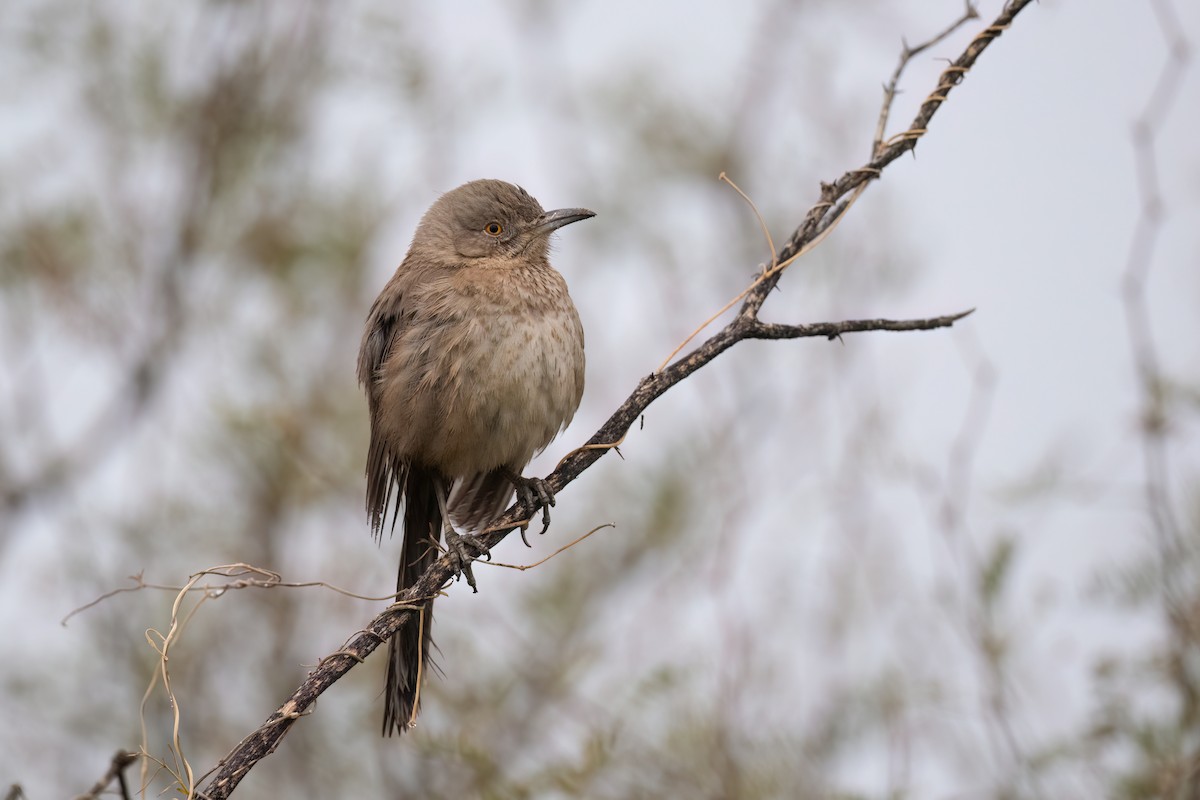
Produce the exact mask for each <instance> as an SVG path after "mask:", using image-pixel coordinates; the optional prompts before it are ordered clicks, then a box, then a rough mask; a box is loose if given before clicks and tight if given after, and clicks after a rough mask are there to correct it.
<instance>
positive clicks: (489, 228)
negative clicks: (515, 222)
mask: <svg viewBox="0 0 1200 800" xmlns="http://www.w3.org/2000/svg"><path fill="white" fill-rule="evenodd" d="M483 232H484V233H486V234H487V235H488V236H499V235H500V234H502V233H504V226H502V225H501V224H500V223H499V222H489V223H488V224H487V225H484V226H483Z"/></svg>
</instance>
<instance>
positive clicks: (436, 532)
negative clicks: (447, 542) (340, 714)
mask: <svg viewBox="0 0 1200 800" xmlns="http://www.w3.org/2000/svg"><path fill="white" fill-rule="evenodd" d="M445 485H446V482H445V481H444V479H443V478H442V477H441V476H440V475H439V474H438V473H437V472H436V471H433V470H428V469H422V468H419V467H416V466H411V465H410V466H409V467H408V468H407V470H405V473H404V474H403V482H402V494H403V500H404V543H403V544H402V545H401V548H400V573H399V575H398V576H397V577H396V591H398V592H402V591H404V590H405V589H407V588H409V587H410V586H412V585H413V584H414V583H416V581H417V579H418V578H419V577H421V575H422V573H424V572H425V570H426V569H428V567H429V565H430V564H432V563H433V562H434V561H436V560H437V558H438V549H437V543H439V542H440V541H441V536H442V514H441V511H440V510H439V508H438V495H437V493H438V492H439V491H445ZM385 508H386V506H385ZM432 627H433V600H432V599H430V600H428V601H426V603H425V610H424V618H423V619H420V618H418V619H414V620H412V621H410V622H408V623H405V625H404V627H402V628H400V630H398V631H396V634H395V635H394V636H392V638H391V640H390V641H389V642H388V673H387V688H386V690H385V691H384V707H383V735H384V736H390V735H391V734H392V733H393V732H395V733H404V731H405V730H407V729H408V723H409V720H411V719H412V717H413V715H414V712H415V711H416V707H417V697H418V687H419V679H420V676H422V675H424V674H425V673H427V672H428V671H429V669H430V668H431V667H432V665H431V664H430V661H429V646H430V644H432V637H431V636H430V631H431V629H432Z"/></svg>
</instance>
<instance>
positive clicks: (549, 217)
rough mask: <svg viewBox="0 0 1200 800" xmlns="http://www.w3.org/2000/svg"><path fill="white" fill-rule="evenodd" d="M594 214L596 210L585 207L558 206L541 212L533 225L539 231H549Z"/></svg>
mask: <svg viewBox="0 0 1200 800" xmlns="http://www.w3.org/2000/svg"><path fill="white" fill-rule="evenodd" d="M594 216H596V212H595V211H588V210H587V209H586V208H560V209H557V210H555V211H547V212H546V213H545V214H542V216H541V217H539V218H538V221H537V224H536V225H534V226H533V227H534V230H536V231H538V232H539V233H550V232H551V231H556V230H558V229H559V228H561V227H562V226H564V225H570V224H571V223H572V222H579V221H580V220H582V219H588V218H590V217H594Z"/></svg>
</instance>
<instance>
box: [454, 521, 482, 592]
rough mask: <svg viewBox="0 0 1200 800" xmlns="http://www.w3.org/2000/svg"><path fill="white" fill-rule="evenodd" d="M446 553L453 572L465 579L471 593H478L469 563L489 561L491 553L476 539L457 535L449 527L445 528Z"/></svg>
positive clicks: (468, 535) (470, 536) (461, 534)
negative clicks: (479, 560)
mask: <svg viewBox="0 0 1200 800" xmlns="http://www.w3.org/2000/svg"><path fill="white" fill-rule="evenodd" d="M446 551H447V552H448V553H449V554H450V557H451V558H452V559H453V561H454V570H455V572H456V573H457V574H458V575H459V576H461V577H464V578H466V579H467V585H468V586H470V587H471V591H473V592H478V591H479V589H478V588H477V587H476V586H475V574H474V573H473V572H472V571H471V562H473V561H475V560H477V559H479V558H480V557H486V558H488V559H490V558H491V557H492V556H491V553H489V552H488V550H487V548H486V547H484V546H483V545H481V544H480V543H479V539H478V538H477V537H475V536H472V535H471V534H465V533H459V532H458V531H456V530H454V527H453V526H451V525H447V526H446Z"/></svg>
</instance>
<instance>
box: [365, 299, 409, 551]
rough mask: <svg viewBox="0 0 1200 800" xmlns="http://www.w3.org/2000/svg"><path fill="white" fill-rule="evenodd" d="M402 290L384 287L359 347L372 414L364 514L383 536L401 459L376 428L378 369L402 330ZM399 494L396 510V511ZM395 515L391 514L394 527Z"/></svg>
mask: <svg viewBox="0 0 1200 800" xmlns="http://www.w3.org/2000/svg"><path fill="white" fill-rule="evenodd" d="M403 323H404V293H403V292H398V291H397V292H389V291H387V290H386V289H385V290H384V291H383V292H382V293H380V295H379V297H378V298H376V300H375V304H374V305H372V306H371V312H370V313H369V314H368V315H367V327H366V330H364V331H363V338H362V344H361V345H360V346H359V349H358V382H359V383H361V384H362V385H363V388H364V389H366V392H367V405H368V407H369V409H370V416H371V441H370V446H369V447H368V449H367V504H366V506H367V514H368V515H370V518H371V529H372V530H373V531H374V532H375V535H376V536H382V535H383V526H384V521H385V520H386V518H387V511H388V506H389V505H390V504H391V499H392V489H393V487H396V486H398V485H400V484H403V482H404V477H405V472H406V471H407V469H406V466H405V464H404V462H403V461H402V460H401V459H400V458H398V457H397V456H396V455H395V454H394V453H391V452H389V448H388V447H387V443H386V442H385V441H384V439H383V437H382V436H381V435H380V434H379V431H378V429H377V423H378V413H379V392H380V387H379V372H380V370H381V369H382V368H383V363H384V361H386V360H387V357H388V354H389V353H391V351H392V347H393V346H394V344H395V342H396V339H397V338H398V337H399V335H400V332H401V330H403ZM399 506H400V502H399V497H398V496H397V499H396V506H395V507H396V511H397V512H398V511H399ZM395 524H396V515H395V514H394V515H393V517H392V526H393V528H394V527H395Z"/></svg>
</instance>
